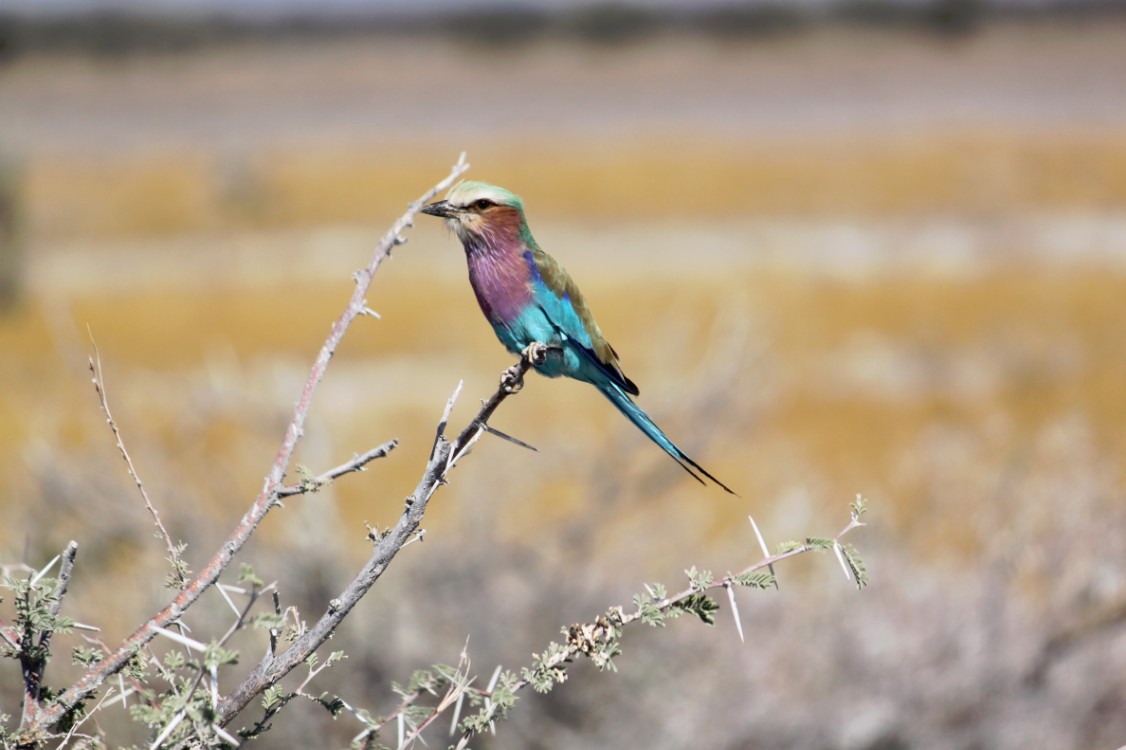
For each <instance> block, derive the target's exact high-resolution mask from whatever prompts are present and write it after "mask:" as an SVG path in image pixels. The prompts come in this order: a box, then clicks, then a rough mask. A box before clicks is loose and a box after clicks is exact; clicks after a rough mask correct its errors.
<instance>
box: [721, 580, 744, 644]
mask: <svg viewBox="0 0 1126 750" xmlns="http://www.w3.org/2000/svg"><path fill="white" fill-rule="evenodd" d="M723 587H724V588H725V589H727V599H728V601H730V602H731V616H732V617H734V618H735V628H736V630H738V631H739V642H740V643H746V642H747V639H746V638H744V637H743V623H742V622H740V621H739V605H738V604H736V603H735V587H734V586H732V585H731V584H730V583H725V584H723Z"/></svg>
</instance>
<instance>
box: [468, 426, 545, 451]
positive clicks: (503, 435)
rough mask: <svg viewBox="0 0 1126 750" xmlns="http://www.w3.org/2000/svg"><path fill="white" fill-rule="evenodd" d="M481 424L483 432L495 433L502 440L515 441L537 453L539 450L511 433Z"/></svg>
mask: <svg viewBox="0 0 1126 750" xmlns="http://www.w3.org/2000/svg"><path fill="white" fill-rule="evenodd" d="M481 426H482V427H484V428H485V432H487V433H489V434H490V435H496V436H497V437H498V438H501V439H503V440H507V441H508V442H510V443H515V444H516V445H519V446H520V447H521V448H527V449H528V450H530V451H535V452H536V453H539V450H538V449H537V448H536V446H534V445H529V444H528V443H525V442H524V441H523V440H520V439H519V438H514V437H512V436H511V435H508V434H506V433H504V432H501V431H500V430H498V429H496V428H495V427H490V426H489V425H488V424H483V425H481Z"/></svg>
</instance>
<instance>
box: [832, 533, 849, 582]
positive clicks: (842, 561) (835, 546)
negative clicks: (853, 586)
mask: <svg viewBox="0 0 1126 750" xmlns="http://www.w3.org/2000/svg"><path fill="white" fill-rule="evenodd" d="M833 552H836V553H837V561H838V562H840V564H841V569H842V570H843V571H844V574H845V578H847V579H848V580H850V581H851V580H852V571H851V570H850V569H849V567H848V563H847V562H845V558H844V550H842V549H841V543H840V542H833Z"/></svg>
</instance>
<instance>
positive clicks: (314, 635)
mask: <svg viewBox="0 0 1126 750" xmlns="http://www.w3.org/2000/svg"><path fill="white" fill-rule="evenodd" d="M544 351H546V348H545V347H543V346H542V345H534V346H532V347H529V349H528V350H527V351H525V352H524V355H523V356H521V358H520V360H519V361H518V362H517V363H516V364H515V365H513V366H512V367H510V368H509V369H508V370H506V371H505V374H504V376H503V377H502V378H501V382H500V385H499V386H498V387H497V390H496V392H495V393H493V395H492V396H490V397H489V398H488V399H487V400H486V401H485V402H484V403H483V404H482V405H481V408H480V410H479V411H478V412H477V414H476V416H475V417H474V418H473V419H472V420H471V421H470V422H469V424H468V425H466V427H465V429H463V430H462V431H461V433H460V434H459V435H458V437H457V438H456V439H454V441H453V442H450V441H449V440H448V439H447V438H446V436H445V429H446V425H447V423H448V420H449V415H450V411H451V410H452V409H453V405H454V401H455V400H456V399H457V396H458V394H459V393H460V391H461V384H460V383H459V384H458V386H457V389H456V390H455V391H454V394H453V395H452V396H451V397H450V399H449V400H448V401H447V402H446V409H445V412H444V413H443V415H442V418H441V420H440V421H439V423H438V429H437V432H436V434H435V436H434V444H433V446H432V448H431V450H430V458H429V460H428V461H427V462H426V468H425V469H424V470H423V472H422V477H421V478H420V479H419V481H418V484H417V485H416V487H415V489H414V492H412V493H411V494H410V496H408V497H407V498H406V501H405V504H404V508H403V512H402V514H401V515H400V516H399V521H398V523H396V524H395V526H394V527H392V528H391V529H389V530H387V531H386V532H385V533H383V534H380V535H378V537H377V539H376V542H375V549H374V550H373V551H372V554H371V557H369V558H368V560H367V562H366V563H365V564H364V567H363V568H362V569H361V570H360V572H359V573H357V574H356V576H355V578H353V579H352V581H351V582H350V583H349V584H348V585H347V586H346V587H345V588H344V590H343V591H342V592H341V593H340V595H339V596H337V597H336V598H334V599H332V600H331V601H330V602H329V604H328V608H327V609H326V610H325V612H324V614H322V615H321V617H320V619H319V620H318V621H317V623H316V624H315V625H313V626H312V627H311V628H309V629H308V630H307V631H305V633H303V634H302V635H301V636H300V637H299V638H297V640H295V641H294V642H293V644H292V645H291V646H290V647H289V648H287V649H286V650H285V651H283V652H282V653H280V654H277V655H271V654H266V656H264V657H263V659H262V661H261V662H259V664H258V666H257V667H255V668H254V670H253V671H252V672H251V673H250V674H249V675H248V676H247V677H246V679H245V680H243V682H242V684H240V685H239V686H238V687H236V688H235V689H234V690H233V691H232V692H231V693H230V695H228V696H227V697H226V698H224V699H223V700H222V701H220V703H219V707H218V709H217V710H216V723H217V724H220V725H225V724H226V723H227V722H229V721H231V719H233V718H234V717H235V716H236V715H237V714H238V712H239V711H241V710H242V709H243V708H245V707H246V706H247V704H249V703H250V701H251V700H253V699H254V697H255V696H256V695H258V694H260V693H261V692H262V691H264V690H265V689H266V688H268V687H270V686H271V685H273V684H275V683H277V682H278V680H281V679H282V678H283V677H285V676H286V675H287V674H289V672H290V671H291V670H293V669H294V668H295V667H297V666H298V665H300V664H302V663H304V662H305V660H306V659H307V658H308V657H309V655H310V654H312V653H313V652H314V651H316V650H317V649H318V648H320V646H321V645H322V644H323V643H324V642H325V641H326V640H328V638H329V637H330V636H331V635H332V633H333V632H334V631H335V630H336V628H337V627H338V626H339V625H340V623H341V621H342V620H343V619H344V618H345V617H346V616H347V615H348V613H349V612H350V611H351V610H352V608H353V607H355V606H356V603H357V602H359V600H360V599H361V598H362V597H363V596H364V594H366V593H367V592H368V590H369V589H370V588H371V587H372V586H373V585H374V584H375V582H376V581H377V580H379V578H380V576H382V575H383V572H384V571H385V570H386V569H387V566H388V565H390V563H391V561H392V560H393V559H394V558H395V555H397V554H398V553H399V550H401V549H402V548H403V547H404V546H405V545H406V544H408V543H409V542H410V540H411V539H412V538H413V537H414V536H415V534H416V533H417V532H418V531H419V525H420V524H421V523H422V517H423V515H424V514H425V513H426V506H427V504H428V503H429V502H430V498H431V497H432V496H433V494H434V492H435V491H436V490H437V489H438V487H439V486H441V485H442V484H444V483H445V481H446V476H447V474H448V473H449V471H450V469H452V468H453V466H454V463H455V462H456V457H458V456H464V455H465V453H466V452H467V450H468V448H469V447H470V446H471V445H472V443H473V442H475V441H476V439H477V438H478V437H479V436H480V435H481V433H482V432H483V431H484V425H485V424H486V423H487V421H488V419H489V417H490V416H492V414H493V412H495V411H496V410H497V407H499V406H500V405H501V403H502V402H503V401H504V400H505V399H506V398H508V397H509V396H511V395H512V394H514V393H516V392H517V391H518V390H519V384H520V382H521V381H522V380H523V377H524V375H525V374H526V373H527V371H528V369H529V368H531V367H532V366H533V364H534V363H535V362H537V361H542V359H540V358H541V357H542V356H543V353H544Z"/></svg>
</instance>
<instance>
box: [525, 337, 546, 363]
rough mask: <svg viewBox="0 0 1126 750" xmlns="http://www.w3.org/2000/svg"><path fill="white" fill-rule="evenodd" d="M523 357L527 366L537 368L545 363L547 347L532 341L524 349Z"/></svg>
mask: <svg viewBox="0 0 1126 750" xmlns="http://www.w3.org/2000/svg"><path fill="white" fill-rule="evenodd" d="M523 357H524V359H525V360H527V362H528V364H530V365H532V366H533V367H539V366H540V365H542V364H543V363H544V362H546V361H547V346H546V345H544V344H541V343H540V342H538V341H533V342H532V343H530V344H528V346H527V347H525V348H524V352H523Z"/></svg>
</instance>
